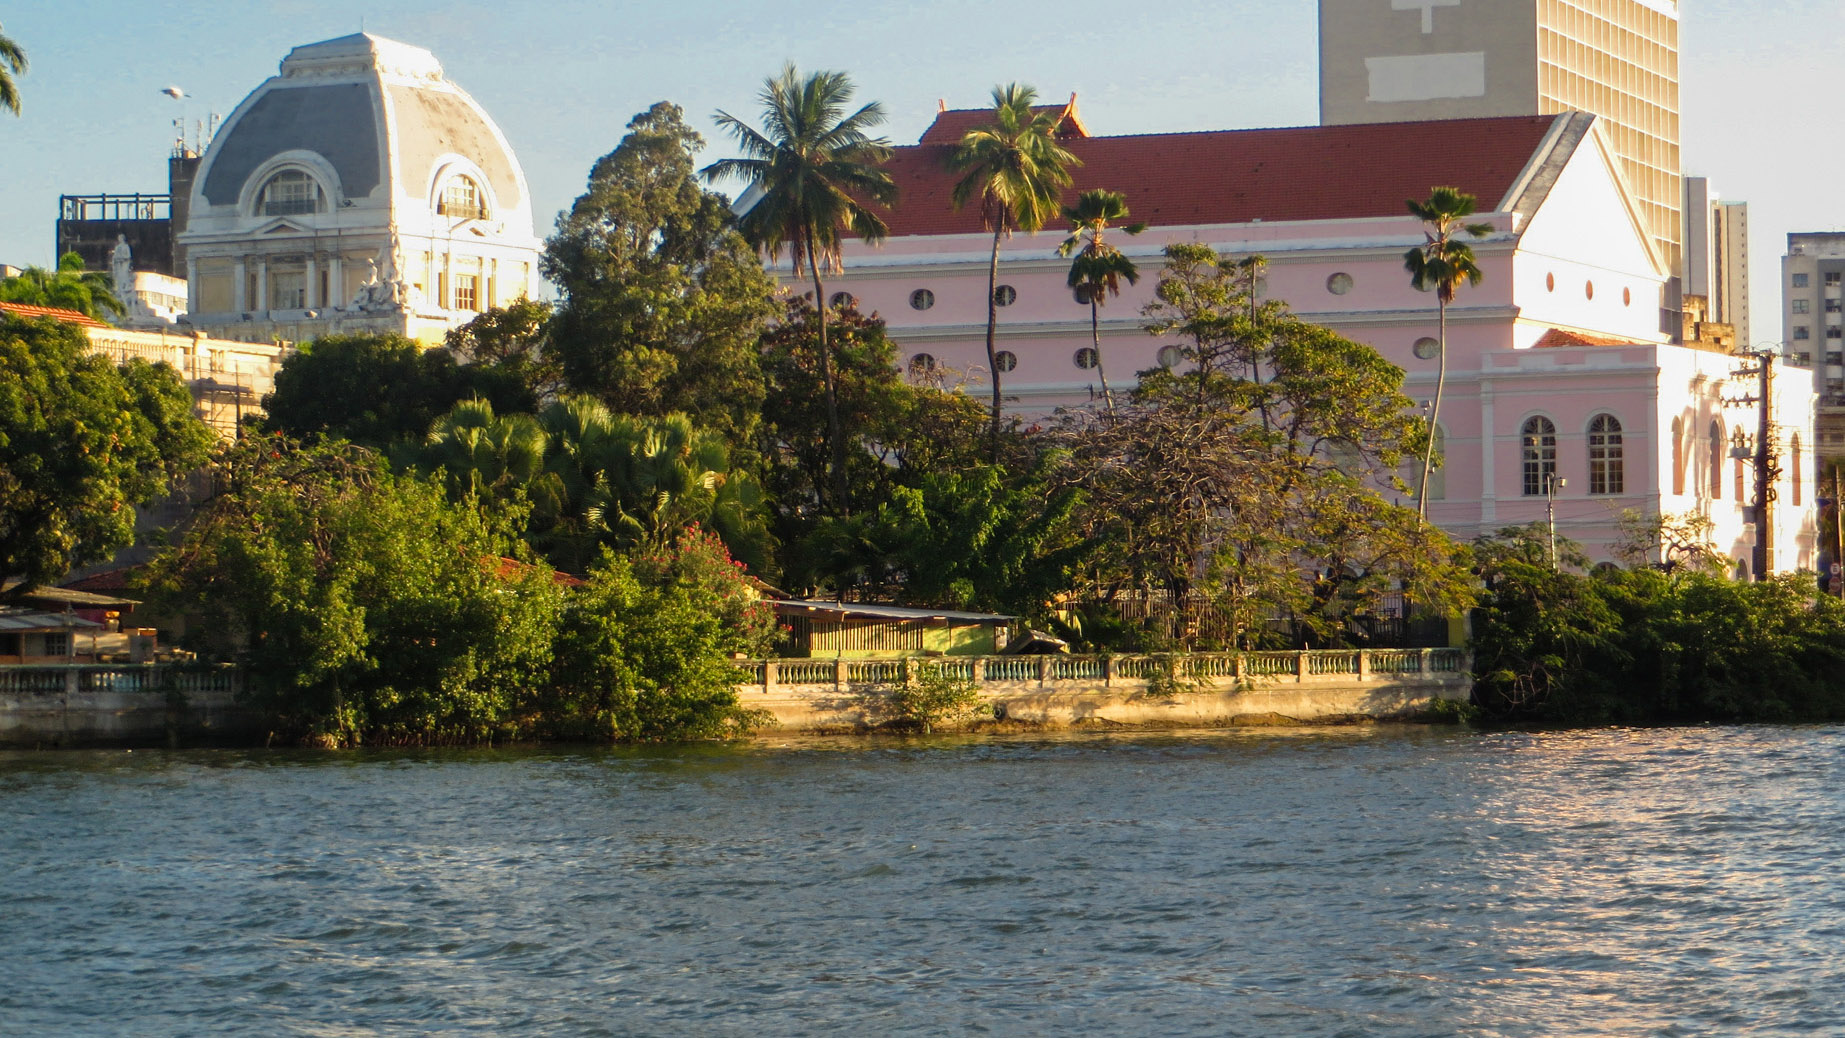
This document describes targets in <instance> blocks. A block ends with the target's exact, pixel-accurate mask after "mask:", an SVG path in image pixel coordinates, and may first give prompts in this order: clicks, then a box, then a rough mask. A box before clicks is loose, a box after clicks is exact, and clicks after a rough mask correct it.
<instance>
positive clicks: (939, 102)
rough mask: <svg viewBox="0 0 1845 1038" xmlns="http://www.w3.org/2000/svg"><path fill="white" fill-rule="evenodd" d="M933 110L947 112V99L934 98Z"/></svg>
mask: <svg viewBox="0 0 1845 1038" xmlns="http://www.w3.org/2000/svg"><path fill="white" fill-rule="evenodd" d="M935 110H936V111H938V112H946V111H948V99H947V98H946V97H938V98H936V99H935Z"/></svg>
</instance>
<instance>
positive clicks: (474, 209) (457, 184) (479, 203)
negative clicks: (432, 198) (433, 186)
mask: <svg viewBox="0 0 1845 1038" xmlns="http://www.w3.org/2000/svg"><path fill="white" fill-rule="evenodd" d="M436 212H437V213H439V214H441V215H443V216H447V217H451V218H453V219H457V220H484V219H486V218H487V196H486V195H485V194H483V193H482V192H481V189H480V185H479V184H476V183H475V182H474V178H473V177H469V176H461V175H457V176H453V177H450V178H448V183H447V184H444V185H443V186H442V198H441V200H440V201H438V202H437V203H436Z"/></svg>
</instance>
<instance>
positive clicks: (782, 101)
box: [702, 62, 897, 512]
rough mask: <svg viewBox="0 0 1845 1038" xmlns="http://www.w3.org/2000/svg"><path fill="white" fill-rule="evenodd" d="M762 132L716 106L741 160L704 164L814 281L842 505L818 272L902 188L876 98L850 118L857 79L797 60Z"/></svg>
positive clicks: (878, 230)
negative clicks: (746, 199)
mask: <svg viewBox="0 0 1845 1038" xmlns="http://www.w3.org/2000/svg"><path fill="white" fill-rule="evenodd" d="M760 97H761V100H762V121H763V129H762V130H761V131H758V130H756V129H755V128H753V127H751V126H749V125H748V124H746V123H744V122H743V121H742V120H740V119H737V118H735V117H734V116H732V115H730V114H729V113H726V112H723V111H719V112H718V113H717V124H718V126H720V127H722V128H723V129H724V130H726V131H728V132H729V133H730V135H731V136H733V137H735V138H736V139H737V143H738V145H739V146H740V147H741V148H742V150H743V154H744V157H743V158H739V159H722V160H720V161H717V162H714V163H712V164H711V165H709V166H706V167H705V168H704V170H703V171H702V172H703V175H704V177H705V179H706V180H718V179H721V178H724V177H736V178H738V179H740V180H742V181H744V182H745V183H747V184H748V185H749V187H750V189H752V190H754V191H756V192H757V193H758V196H759V197H758V198H757V199H756V202H755V204H754V205H752V206H751V207H750V209H749V211H748V212H746V213H744V214H743V216H742V217H741V218H739V219H738V221H737V225H738V228H739V229H740V230H741V231H742V232H743V236H744V237H745V238H747V239H749V241H750V242H751V243H752V244H754V245H755V246H756V247H757V248H759V249H761V250H763V251H764V252H766V253H767V254H768V256H769V259H770V260H771V261H774V260H779V259H780V258H781V254H782V250H783V249H784V248H785V249H787V250H788V254H789V260H790V262H791V264H792V266H793V269H794V274H795V276H796V277H800V276H801V275H802V268H803V267H806V273H807V274H809V275H810V276H811V277H812V278H813V282H814V309H815V310H818V311H819V312H820V378H821V381H822V382H823V383H825V385H826V420H827V435H828V436H829V437H830V438H831V440H832V455H833V456H832V470H833V473H832V475H833V479H832V484H833V496H834V498H835V502H834V504H835V506H836V507H837V508H838V509H839V510H840V511H842V512H843V511H846V510H847V509H848V506H849V502H848V501H847V500H846V439H845V433H844V431H843V430H842V429H841V428H840V423H839V389H838V387H837V386H836V385H835V384H834V382H833V358H832V354H831V352H830V350H829V348H828V345H827V336H826V311H827V301H826V287H825V286H824V285H823V284H822V283H821V273H822V271H825V272H829V273H838V272H840V271H842V270H844V269H845V268H844V264H843V263H842V262H841V258H840V232H841V231H842V230H847V231H850V232H851V233H853V234H855V235H857V236H858V237H859V238H860V239H861V240H863V241H864V242H866V243H867V244H876V243H877V242H880V241H883V240H884V237H885V235H887V234H888V233H889V232H890V228H889V227H888V226H886V225H885V223H884V221H883V220H882V219H880V218H879V217H878V215H877V214H876V213H874V212H872V211H871V209H870V208H869V207H868V206H867V204H866V203H867V202H872V203H877V204H879V205H885V206H888V205H891V204H892V203H894V202H895V201H896V200H897V185H896V184H894V183H892V181H891V178H890V174H889V173H887V172H885V171H884V170H882V169H880V168H878V167H879V166H880V165H881V164H882V163H884V162H885V161H886V160H888V159H889V158H890V153H891V152H890V142H889V141H888V140H886V139H884V138H882V137H875V138H874V137H872V136H871V135H870V133H869V131H870V130H871V129H872V128H873V127H876V126H878V125H880V124H882V123H883V122H884V106H883V105H881V104H879V103H878V102H876V101H873V102H871V103H870V104H867V105H864V106H862V107H860V108H859V109H858V111H856V112H853V113H852V114H850V115H847V114H846V108H847V105H848V104H849V103H850V102H851V100H852V81H851V79H849V78H848V77H847V76H846V74H845V73H843V72H816V73H814V74H813V75H811V76H808V77H807V78H805V79H802V78H801V75H800V73H799V72H797V71H796V70H795V67H794V63H793V62H790V63H788V64H787V65H785V66H783V68H782V74H781V75H780V76H775V77H771V78H770V79H768V80H766V81H764V83H763V88H762V94H761V95H760Z"/></svg>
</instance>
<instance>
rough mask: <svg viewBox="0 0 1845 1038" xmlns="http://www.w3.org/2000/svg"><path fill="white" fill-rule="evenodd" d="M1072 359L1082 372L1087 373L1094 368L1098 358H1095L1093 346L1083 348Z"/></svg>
mask: <svg viewBox="0 0 1845 1038" xmlns="http://www.w3.org/2000/svg"><path fill="white" fill-rule="evenodd" d="M1072 359H1074V360H1075V361H1076V366H1077V367H1079V368H1082V369H1083V370H1084V371H1088V370H1090V369H1092V368H1094V367H1095V366H1096V361H1097V360H1098V359H1099V358H1098V357H1097V356H1096V352H1095V347H1094V346H1084V347H1083V348H1082V349H1080V350H1077V351H1076V356H1075V357H1074V358H1072Z"/></svg>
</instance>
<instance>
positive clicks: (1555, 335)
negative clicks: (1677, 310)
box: [1532, 328, 1638, 349]
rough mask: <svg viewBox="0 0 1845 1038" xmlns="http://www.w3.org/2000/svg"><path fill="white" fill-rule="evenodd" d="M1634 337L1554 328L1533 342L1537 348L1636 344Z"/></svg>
mask: <svg viewBox="0 0 1845 1038" xmlns="http://www.w3.org/2000/svg"><path fill="white" fill-rule="evenodd" d="M1634 345H1638V344H1637V343H1635V342H1634V341H1633V340H1632V339H1609V338H1605V337H1603V336H1600V335H1584V334H1582V333H1581V332H1566V331H1564V330H1563V329H1561V328H1552V329H1551V330H1549V331H1547V332H1545V333H1544V334H1543V335H1542V336H1540V337H1539V338H1538V341H1537V342H1535V343H1533V344H1532V346H1533V348H1535V349H1545V348H1548V347H1552V346H1634Z"/></svg>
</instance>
